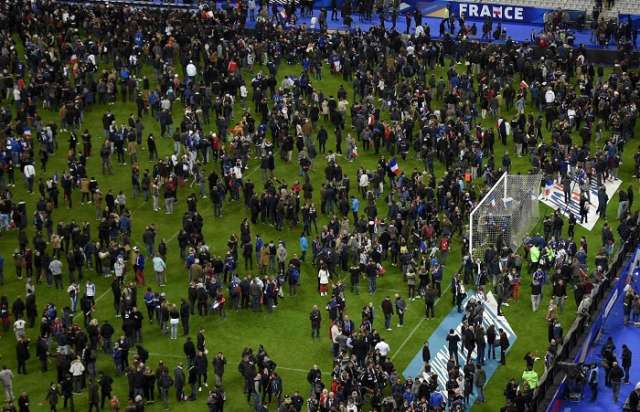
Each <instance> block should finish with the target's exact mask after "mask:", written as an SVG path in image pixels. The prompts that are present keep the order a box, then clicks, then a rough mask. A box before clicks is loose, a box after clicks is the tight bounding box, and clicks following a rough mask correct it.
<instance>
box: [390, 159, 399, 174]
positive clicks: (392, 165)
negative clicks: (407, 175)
mask: <svg viewBox="0 0 640 412" xmlns="http://www.w3.org/2000/svg"><path fill="white" fill-rule="evenodd" d="M389 170H391V173H393V174H394V175H396V176H398V175H400V173H402V171H401V170H400V166H398V162H397V161H396V159H395V158H393V159H391V160H390V161H389Z"/></svg>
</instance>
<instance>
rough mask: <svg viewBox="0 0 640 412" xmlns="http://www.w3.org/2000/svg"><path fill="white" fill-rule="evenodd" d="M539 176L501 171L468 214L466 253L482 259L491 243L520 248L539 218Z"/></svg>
mask: <svg viewBox="0 0 640 412" xmlns="http://www.w3.org/2000/svg"><path fill="white" fill-rule="evenodd" d="M541 179H542V175H540V174H535V175H508V174H507V173H504V174H503V175H502V176H501V177H500V179H498V181H497V182H496V184H495V185H493V187H492V188H491V190H489V192H488V193H487V194H486V195H485V196H484V197H483V198H482V200H480V202H479V203H478V204H477V205H476V207H475V208H474V209H473V210H472V211H471V214H470V215H469V254H470V256H472V257H474V258H483V257H484V252H485V250H486V249H488V248H489V247H490V246H493V247H498V248H500V247H502V246H508V247H510V248H511V249H513V250H516V249H518V248H519V247H520V245H521V243H522V240H523V239H524V238H525V237H526V236H527V235H528V234H529V231H530V230H531V228H532V227H533V226H535V224H536V222H537V221H538V217H539V213H538V195H539V194H540V181H541Z"/></svg>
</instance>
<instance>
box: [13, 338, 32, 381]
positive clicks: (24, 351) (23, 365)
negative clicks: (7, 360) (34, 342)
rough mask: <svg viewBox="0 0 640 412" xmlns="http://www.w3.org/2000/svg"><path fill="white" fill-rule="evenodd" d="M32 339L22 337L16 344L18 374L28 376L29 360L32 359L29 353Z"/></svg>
mask: <svg viewBox="0 0 640 412" xmlns="http://www.w3.org/2000/svg"><path fill="white" fill-rule="evenodd" d="M29 343H31V340H30V339H27V338H25V337H20V339H18V342H17V343H16V360H17V361H18V373H22V374H24V375H26V374H27V360H29V358H30V357H31V353H30V352H29Z"/></svg>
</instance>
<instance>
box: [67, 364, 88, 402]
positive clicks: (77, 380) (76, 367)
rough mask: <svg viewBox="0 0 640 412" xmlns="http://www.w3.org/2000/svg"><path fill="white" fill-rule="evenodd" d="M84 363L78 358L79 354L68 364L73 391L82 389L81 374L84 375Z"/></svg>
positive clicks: (76, 391) (78, 391) (77, 391)
mask: <svg viewBox="0 0 640 412" xmlns="http://www.w3.org/2000/svg"><path fill="white" fill-rule="evenodd" d="M84 370H85V368H84V365H83V364H82V361H81V360H80V356H78V357H77V358H75V359H74V360H73V361H72V362H71V366H69V373H70V374H71V379H72V380H73V393H80V392H81V391H82V375H84Z"/></svg>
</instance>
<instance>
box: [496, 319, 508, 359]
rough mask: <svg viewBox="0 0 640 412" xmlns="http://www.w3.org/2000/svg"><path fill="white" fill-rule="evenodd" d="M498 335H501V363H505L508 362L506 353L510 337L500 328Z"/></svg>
mask: <svg viewBox="0 0 640 412" xmlns="http://www.w3.org/2000/svg"><path fill="white" fill-rule="evenodd" d="M498 336H499V337H500V363H501V364H503V365H506V364H507V359H506V353H507V349H508V348H509V345H510V343H509V337H508V336H507V334H506V333H505V331H504V330H503V329H502V328H500V329H499V330H498Z"/></svg>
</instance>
